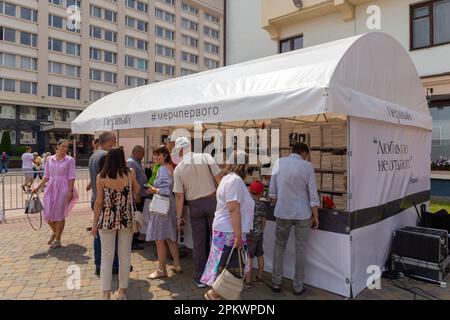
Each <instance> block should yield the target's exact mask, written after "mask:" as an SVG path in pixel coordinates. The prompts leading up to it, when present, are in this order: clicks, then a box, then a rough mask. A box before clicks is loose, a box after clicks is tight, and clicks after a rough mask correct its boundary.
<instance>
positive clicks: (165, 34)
mask: <svg viewBox="0 0 450 320" xmlns="http://www.w3.org/2000/svg"><path fill="white" fill-rule="evenodd" d="M155 34H156V36H157V37H159V38H164V39H167V40H172V41H173V40H174V39H175V31H171V30H168V29H166V28H163V27H160V26H155Z"/></svg>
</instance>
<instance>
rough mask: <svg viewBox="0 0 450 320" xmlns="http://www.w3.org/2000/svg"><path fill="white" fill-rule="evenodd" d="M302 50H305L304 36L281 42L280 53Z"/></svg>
mask: <svg viewBox="0 0 450 320" xmlns="http://www.w3.org/2000/svg"><path fill="white" fill-rule="evenodd" d="M301 48H303V36H298V37H292V38H289V39H285V40H281V41H280V47H279V53H283V52H288V51H293V50H297V49H301Z"/></svg>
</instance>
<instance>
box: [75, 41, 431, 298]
mask: <svg viewBox="0 0 450 320" xmlns="http://www.w3.org/2000/svg"><path fill="white" fill-rule="evenodd" d="M320 114H324V115H326V116H337V117H341V118H342V117H343V118H346V119H347V124H348V143H347V145H348V158H349V159H348V164H347V166H348V176H349V177H348V194H349V197H348V210H347V211H345V212H333V211H331V212H325V211H321V213H320V221H321V228H320V230H318V231H315V232H313V233H312V234H311V238H310V241H309V247H308V249H307V251H308V252H307V255H306V269H305V272H306V279H305V282H306V283H307V284H310V285H313V286H316V287H319V288H323V289H326V290H329V291H332V292H335V293H338V294H341V295H343V296H347V297H351V296H355V295H357V294H358V293H359V292H360V291H361V290H363V289H364V288H365V287H366V283H367V279H368V278H369V276H371V275H372V273H373V272H376V270H374V269H373V268H372V267H373V266H377V267H380V268H381V269H383V268H384V263H385V261H386V259H387V257H388V254H389V248H390V242H391V237H392V232H393V231H394V230H396V229H397V228H399V227H402V226H404V225H408V224H415V223H416V221H415V219H416V214H415V211H414V208H413V207H412V203H413V202H415V203H417V204H420V203H424V202H427V201H428V200H429V190H430V174H431V172H430V169H429V167H430V158H429V157H430V151H431V128H432V121H431V116H430V114H429V111H428V104H427V101H426V98H425V95H424V90H423V87H422V85H421V82H420V78H419V76H418V74H417V71H416V68H415V66H414V64H413V62H412V61H411V59H410V57H409V55H408V53H407V52H406V51H405V50H404V49H403V47H402V46H401V45H400V44H399V43H398V42H397V41H396V40H395V39H393V38H392V37H390V36H388V35H386V34H383V33H369V34H365V35H361V36H356V37H352V38H347V39H343V40H338V41H334V42H331V43H326V44H322V45H319V46H314V47H310V48H305V49H301V50H297V51H293V52H289V53H284V54H279V55H276V56H271V57H267V58H262V59H258V60H254V61H248V62H245V63H241V64H236V65H232V66H228V67H224V68H220V69H216V70H211V71H207V72H202V73H199V74H194V75H190V76H187V77H182V78H177V79H172V80H168V81H164V82H159V83H153V84H150V85H147V86H142V87H138V88H134V89H129V90H124V91H120V92H116V93H113V94H110V95H108V96H106V97H104V98H102V99H100V100H98V101H96V102H94V103H93V104H92V105H90V106H89V107H88V108H87V109H86V110H84V111H83V112H82V113H81V114H80V115H79V116H78V117H77V118H76V119H75V120H74V121H73V122H72V131H73V133H94V132H96V131H104V130H124V129H136V128H151V127H168V126H170V127H177V126H186V125H192V124H193V123H194V121H201V122H203V123H225V122H236V121H245V120H263V119H273V118H293V117H303V118H311V119H313V120H314V119H315V118H316V117H317V115H320ZM274 230H275V223H274V222H272V221H269V222H268V224H267V226H266V230H265V239H264V250H265V252H266V254H265V258H266V270H267V271H271V268H272V252H273V245H274ZM293 238H294V237H293V236H292V235H291V236H290V240H289V243H288V247H287V252H286V254H285V270H284V273H285V276H286V277H288V278H292V277H293V274H294V258H293V257H294V256H295V254H294V249H293V248H294V241H293ZM378 276H379V274H377V273H375V277H378Z"/></svg>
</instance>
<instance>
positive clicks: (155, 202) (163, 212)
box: [149, 194, 170, 216]
mask: <svg viewBox="0 0 450 320" xmlns="http://www.w3.org/2000/svg"><path fill="white" fill-rule="evenodd" d="M169 209H170V197H165V196H162V195H160V194H155V195H153V199H152V202H151V203H150V207H149V211H150V212H151V213H153V214H156V215H159V216H167V215H168V213H169Z"/></svg>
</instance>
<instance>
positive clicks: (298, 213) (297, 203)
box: [269, 143, 320, 295]
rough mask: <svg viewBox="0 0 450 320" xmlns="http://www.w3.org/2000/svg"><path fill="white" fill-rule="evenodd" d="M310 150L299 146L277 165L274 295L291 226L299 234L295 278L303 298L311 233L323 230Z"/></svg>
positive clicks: (272, 188)
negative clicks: (313, 230)
mask: <svg viewBox="0 0 450 320" xmlns="http://www.w3.org/2000/svg"><path fill="white" fill-rule="evenodd" d="M308 153H309V148H308V146H307V145H306V144H304V143H298V144H296V145H295V146H294V147H293V148H292V153H291V154H290V155H289V156H288V157H284V158H281V159H279V160H277V162H275V165H274V168H273V172H272V178H271V179H270V187H269V197H271V198H272V199H275V200H276V205H275V212H274V213H275V217H276V218H277V222H276V231H275V247H274V252H273V272H272V282H271V283H269V287H270V288H271V289H272V291H273V292H280V291H281V289H280V284H281V277H282V275H283V264H284V251H285V249H286V243H287V241H288V239H289V234H290V231H291V226H294V231H295V276H294V283H293V291H294V294H295V295H301V294H302V293H303V292H304V291H305V288H304V286H303V281H304V278H305V275H304V273H305V272H304V265H305V257H304V255H305V249H306V245H307V243H308V237H309V231H310V229H311V228H312V229H317V228H318V227H319V211H318V210H319V203H320V201H319V195H318V194H317V184H316V175H315V173H314V168H313V166H312V164H311V163H310V162H309V161H306V160H305V159H306V158H307V156H308Z"/></svg>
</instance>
